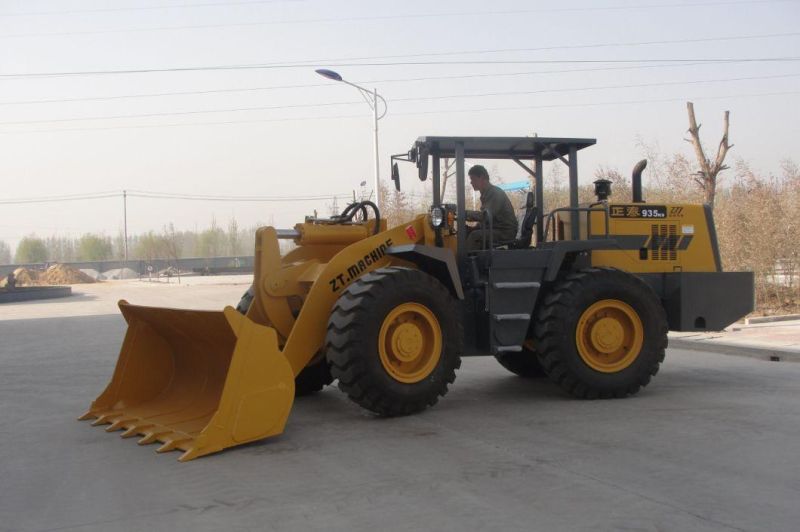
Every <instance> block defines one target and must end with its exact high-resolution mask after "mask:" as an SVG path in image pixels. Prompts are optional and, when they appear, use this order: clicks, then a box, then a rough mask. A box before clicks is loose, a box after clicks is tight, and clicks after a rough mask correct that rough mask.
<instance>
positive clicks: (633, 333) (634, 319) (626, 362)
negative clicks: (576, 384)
mask: <svg viewBox="0 0 800 532" xmlns="http://www.w3.org/2000/svg"><path fill="white" fill-rule="evenodd" d="M575 341H576V344H577V347H578V354H579V355H580V357H581V358H582V359H583V361H584V362H585V363H586V364H587V365H588V366H589V367H590V368H592V369H594V370H597V371H600V372H603V373H615V372H617V371H622V370H623V369H625V368H627V367H628V366H630V365H631V364H632V363H633V361H634V360H636V357H638V356H639V352H640V351H641V349H642V343H643V342H644V327H643V326H642V320H641V318H639V315H638V314H637V313H636V311H635V310H633V307H631V306H630V305H628V304H627V303H624V302H622V301H619V300H617V299H603V300H601V301H598V302H596V303H594V304H593V305H592V306H590V307H589V308H587V309H586V310H585V311H584V312H583V314H581V317H580V319H579V320H578V326H577V327H576V329H575Z"/></svg>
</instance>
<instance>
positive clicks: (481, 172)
mask: <svg viewBox="0 0 800 532" xmlns="http://www.w3.org/2000/svg"><path fill="white" fill-rule="evenodd" d="M467 175H468V176H470V177H483V178H485V179H489V172H487V171H486V167H485V166H483V165H482V164H476V165H475V166H473V167H472V168H470V169H469V172H467Z"/></svg>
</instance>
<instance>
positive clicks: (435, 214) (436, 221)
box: [431, 207, 444, 227]
mask: <svg viewBox="0 0 800 532" xmlns="http://www.w3.org/2000/svg"><path fill="white" fill-rule="evenodd" d="M442 222H444V210H442V208H441V207H432V208H431V225H432V226H433V227H441V225H442Z"/></svg>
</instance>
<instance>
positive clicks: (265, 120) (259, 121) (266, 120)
mask: <svg viewBox="0 0 800 532" xmlns="http://www.w3.org/2000/svg"><path fill="white" fill-rule="evenodd" d="M793 94H800V91H777V92H761V93H749V94H728V95H724V96H695V97H676V98H663V99H652V100H623V101H610V102H594V103H591V102H590V103H568V104H554V105H535V106H512V107H483V108H473V109H444V110H436V111H411V112H404V113H393V116H413V115H427V114H455V113H475V112H484V111H513V110H532V109H551V108H569V107H602V106H611V105H627V104H647V103H665V102H676V101H685V100H727V99H731V98H753V97H762V96H785V95H793ZM350 118H364V115H363V114H358V115H332V116H306V117H295V118H263V119H254V120H226V121H215V122H190V123H172V124H150V125H137V126H108V127H91V128H62V129H34V130H12V131H0V134H13V135H18V134H20V133H58V132H67V131H68V132H75V131H110V130H115V129H153V128H167V127H187V126H189V127H196V126H222V125H239V124H263V123H271V122H303V121H320V120H346V119H350ZM326 197H330V196H326Z"/></svg>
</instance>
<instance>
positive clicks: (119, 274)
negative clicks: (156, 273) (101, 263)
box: [103, 268, 139, 281]
mask: <svg viewBox="0 0 800 532" xmlns="http://www.w3.org/2000/svg"><path fill="white" fill-rule="evenodd" d="M103 276H104V277H105V278H106V279H113V280H115V281H116V280H120V279H138V278H139V272H137V271H136V270H132V269H130V268H116V269H113V270H108V271H104V272H103Z"/></svg>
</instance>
